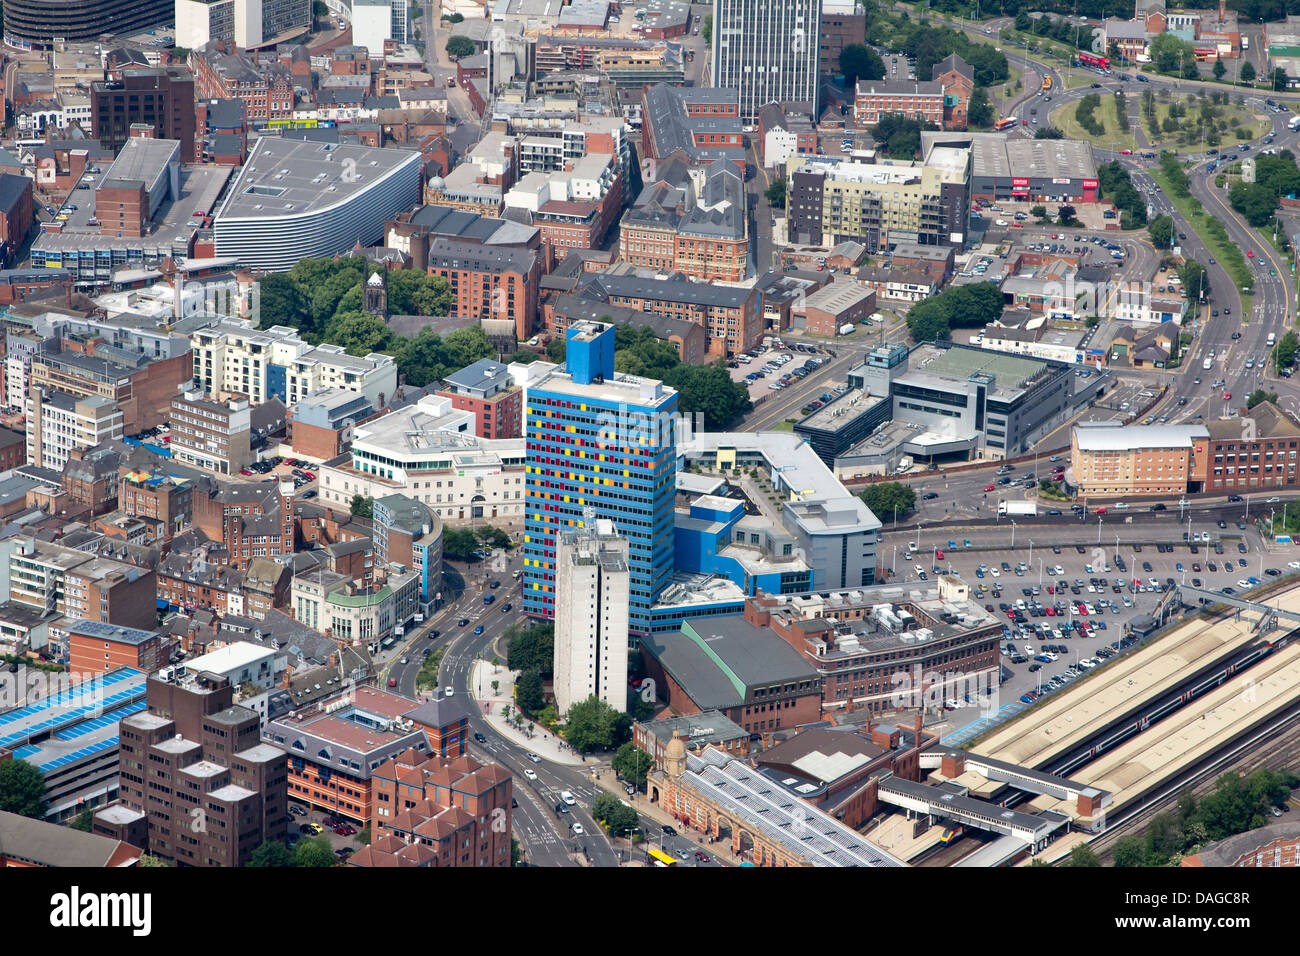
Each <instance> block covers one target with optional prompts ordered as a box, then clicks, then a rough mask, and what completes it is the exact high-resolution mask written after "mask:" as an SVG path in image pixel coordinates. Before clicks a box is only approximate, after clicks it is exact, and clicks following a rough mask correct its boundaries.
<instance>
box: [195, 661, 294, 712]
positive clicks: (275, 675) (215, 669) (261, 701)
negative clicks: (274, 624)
mask: <svg viewBox="0 0 1300 956" xmlns="http://www.w3.org/2000/svg"><path fill="white" fill-rule="evenodd" d="M288 666H289V661H288V656H287V655H281V654H279V653H278V652H277V651H275V650H273V649H271V648H268V647H262V646H261V645H260V644H254V643H252V642H251V641H235V642H234V643H233V644H227V645H225V646H224V647H222V648H219V649H218V650H215V651H211V652H209V653H207V654H202V655H200V656H199V657H193V658H191V659H189V660H188V661H186V662H185V664H184V669H185V670H186V671H187V672H188V673H191V674H197V673H199V672H200V671H204V672H207V673H211V674H220V675H221V676H223V677H228V678H230V684H231V686H232V687H235V688H238V689H240V691H241V697H240V701H239V703H240V704H242V705H243V706H245V707H249V708H251V709H253V710H255V711H257V713H258V716H259V717H261V718H262V722H263V723H265V722H266V717H267V708H266V704H267V700H269V699H270V696H271V695H270V691H271V690H273V689H274V688H275V687H276V686H277V685H278V684H279V683H280V675H282V674H283V673H284V671H285V670H286V669H287V668H288ZM254 688H261V691H260V692H256V691H255V690H254Z"/></svg>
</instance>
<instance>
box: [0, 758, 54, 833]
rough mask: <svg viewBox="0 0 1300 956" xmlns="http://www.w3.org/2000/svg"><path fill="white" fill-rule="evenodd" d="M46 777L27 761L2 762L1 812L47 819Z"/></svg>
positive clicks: (0, 774) (0, 784) (0, 762)
mask: <svg viewBox="0 0 1300 956" xmlns="http://www.w3.org/2000/svg"><path fill="white" fill-rule="evenodd" d="M46 803H47V801H46V799H45V777H44V775H43V774H42V773H41V772H40V771H39V770H37V769H36V767H35V766H34V765H33V764H30V763H28V762H27V761H26V760H4V761H0V810H4V811H6V812H8V813H17V814H18V815H20V816H24V817H32V818H33V819H35V820H42V819H44V818H45V809H46Z"/></svg>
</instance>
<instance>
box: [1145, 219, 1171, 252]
mask: <svg viewBox="0 0 1300 956" xmlns="http://www.w3.org/2000/svg"><path fill="white" fill-rule="evenodd" d="M1147 232H1148V233H1149V234H1150V235H1151V244H1152V245H1153V246H1155V247H1156V248H1157V249H1169V248H1171V247H1172V246H1173V244H1174V221H1173V219H1171V218H1170V217H1169V216H1156V218H1154V219H1152V220H1151V221H1150V222H1149V223H1147Z"/></svg>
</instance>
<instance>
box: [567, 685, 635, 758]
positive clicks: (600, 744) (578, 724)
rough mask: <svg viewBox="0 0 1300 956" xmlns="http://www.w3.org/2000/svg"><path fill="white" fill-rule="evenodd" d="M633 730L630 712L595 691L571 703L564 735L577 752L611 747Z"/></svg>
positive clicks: (615, 745)
mask: <svg viewBox="0 0 1300 956" xmlns="http://www.w3.org/2000/svg"><path fill="white" fill-rule="evenodd" d="M630 730H631V721H630V719H629V718H628V716H627V714H624V713H621V712H620V711H617V710H615V709H614V708H613V707H610V706H609V704H607V703H605V702H604V701H603V700H601V699H600V698H599V697H597V696H596V695H594V694H593V695H592V696H590V697H588V698H587V699H586V700H581V701H578V702H577V703H575V704H573V705H572V706H570V707H569V714H568V722H567V723H566V724H565V727H564V739H565V740H567V741H568V742H569V746H571V747H572V748H573V749H574V750H576V751H578V753H584V754H585V753H590V752H591V751H593V750H612V749H614V748H615V747H619V746H621V745H622V744H623V742H624V740H625V739H626V738H627V736H628V734H629V732H630Z"/></svg>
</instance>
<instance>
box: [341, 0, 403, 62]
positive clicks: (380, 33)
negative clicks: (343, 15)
mask: <svg viewBox="0 0 1300 956" xmlns="http://www.w3.org/2000/svg"><path fill="white" fill-rule="evenodd" d="M407 13H408V6H407V0H352V42H353V43H355V44H356V45H357V46H363V47H365V48H366V49H367V50H368V51H369V52H370V56H371V58H373V59H376V60H377V59H380V58H381V57H383V55H384V41H385V40H396V41H397V42H398V43H410V42H411V35H410V26H409V23H408V17H407Z"/></svg>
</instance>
